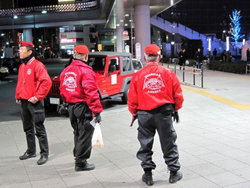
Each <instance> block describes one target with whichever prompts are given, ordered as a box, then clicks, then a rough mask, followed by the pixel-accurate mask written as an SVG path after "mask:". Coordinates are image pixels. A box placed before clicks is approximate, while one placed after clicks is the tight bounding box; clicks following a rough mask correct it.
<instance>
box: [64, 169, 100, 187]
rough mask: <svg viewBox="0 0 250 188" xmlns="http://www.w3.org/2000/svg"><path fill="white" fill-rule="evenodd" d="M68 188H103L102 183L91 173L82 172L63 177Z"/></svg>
mask: <svg viewBox="0 0 250 188" xmlns="http://www.w3.org/2000/svg"><path fill="white" fill-rule="evenodd" d="M61 178H62V179H63V181H64V182H65V184H66V185H67V187H75V186H80V185H81V186H82V187H85V186H86V187H89V186H90V185H91V184H92V185H93V186H92V187H95V186H97V187H102V185H101V183H100V182H99V181H98V179H96V178H95V177H94V175H93V174H92V173H91V172H90V171H82V172H71V173H68V174H63V175H62V176H61Z"/></svg>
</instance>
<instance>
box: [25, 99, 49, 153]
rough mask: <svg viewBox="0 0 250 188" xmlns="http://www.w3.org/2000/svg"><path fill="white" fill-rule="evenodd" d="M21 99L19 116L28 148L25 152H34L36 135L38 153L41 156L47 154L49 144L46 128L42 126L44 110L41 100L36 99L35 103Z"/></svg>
mask: <svg viewBox="0 0 250 188" xmlns="http://www.w3.org/2000/svg"><path fill="white" fill-rule="evenodd" d="M21 101H22V104H21V117H22V122H23V130H24V132H25V134H26V140H27V148H28V149H27V151H26V152H27V153H29V154H34V153H36V140H35V135H36V136H37V138H38V141H39V146H40V150H41V151H40V154H41V155H42V156H48V155H49V145H48V138H47V133H46V129H45V126H44V120H45V112H44V104H43V101H38V102H37V103H36V104H33V103H30V102H28V101H27V100H21Z"/></svg>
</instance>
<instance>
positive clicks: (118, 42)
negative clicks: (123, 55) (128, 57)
mask: <svg viewBox="0 0 250 188" xmlns="http://www.w3.org/2000/svg"><path fill="white" fill-rule="evenodd" d="M123 30H124V27H123V26H119V27H116V48H117V52H123V48H124V46H123Z"/></svg>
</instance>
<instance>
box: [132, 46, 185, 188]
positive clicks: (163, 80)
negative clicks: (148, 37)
mask: <svg viewBox="0 0 250 188" xmlns="http://www.w3.org/2000/svg"><path fill="white" fill-rule="evenodd" d="M144 59H145V61H146V66H145V67H143V68H142V69H140V70H138V71H137V72H136V73H135V74H134V76H133V77H132V80H131V83H130V88H129V93H128V109H129V111H130V113H131V114H132V115H133V120H134V119H135V118H138V124H139V128H138V140H139V142H140V145H141V147H140V149H139V151H138V152H137V158H138V159H139V160H141V167H142V168H143V170H144V174H143V175H142V181H143V182H145V183H146V184H147V185H153V183H154V182H153V177H152V170H154V169H155V168H156V165H155V163H154V162H153V160H152V155H153V151H152V147H153V143H154V136H155V133H156V131H157V132H158V135H159V137H160V143H161V149H162V152H163V158H164V160H165V163H166V165H167V166H168V169H169V170H170V177H169V182H170V183H175V182H177V181H178V180H180V179H182V173H181V172H180V171H179V169H180V167H181V165H180V163H179V152H178V149H177V144H176V143H175V141H176V139H177V135H176V132H175V129H174V127H173V120H172V115H174V120H176V121H177V122H179V115H178V110H179V109H181V107H182V103H183V101H184V99H183V94H182V89H181V86H180V82H179V80H178V78H177V77H176V75H175V73H174V72H173V71H171V70H169V69H167V68H165V67H163V66H161V65H159V61H160V59H161V55H160V48H159V47H158V46H157V45H155V44H150V45H148V46H147V47H146V48H145V55H144Z"/></svg>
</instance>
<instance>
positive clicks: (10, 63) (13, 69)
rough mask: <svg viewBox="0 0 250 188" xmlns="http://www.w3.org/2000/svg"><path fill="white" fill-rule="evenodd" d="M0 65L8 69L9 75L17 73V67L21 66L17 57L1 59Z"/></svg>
mask: <svg viewBox="0 0 250 188" xmlns="http://www.w3.org/2000/svg"><path fill="white" fill-rule="evenodd" d="M1 64H2V66H4V67H7V68H8V69H9V72H10V73H18V69H19V66H20V65H21V64H22V63H21V60H20V59H19V58H18V57H13V58H3V59H1Z"/></svg>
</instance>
